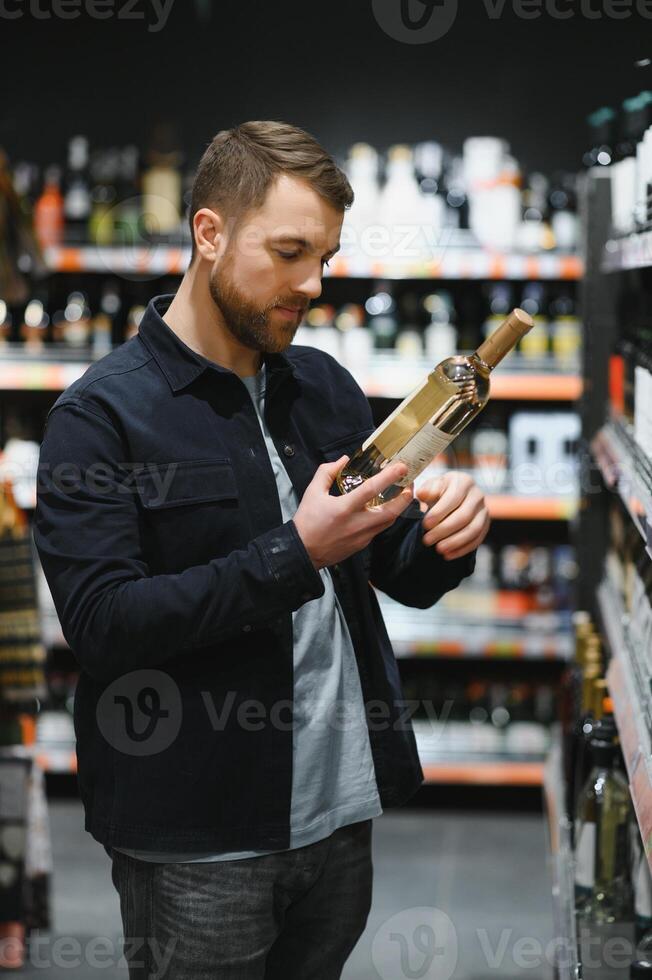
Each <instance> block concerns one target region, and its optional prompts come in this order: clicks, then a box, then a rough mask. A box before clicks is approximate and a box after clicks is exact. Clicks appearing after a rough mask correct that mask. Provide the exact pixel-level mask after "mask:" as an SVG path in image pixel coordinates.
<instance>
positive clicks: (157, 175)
mask: <svg viewBox="0 0 652 980" xmlns="http://www.w3.org/2000/svg"><path fill="white" fill-rule="evenodd" d="M175 143H176V140H175V135H174V132H173V130H172V127H171V126H169V125H167V124H160V125H158V126H157V127H156V128H155V131H154V134H153V137H152V141H151V146H150V150H149V153H148V157H147V168H146V169H145V171H144V172H143V174H142V178H141V181H142V191H143V207H142V220H143V227H144V230H145V231H146V232H147V234H148V235H149V236H150V237H152V238H153V239H155V240H156V239H161V238H164V239H166V240H168V241H169V240H170V239H173V238H175V236H177V235H178V234H179V225H180V222H181V172H180V169H179V168H180V166H181V162H182V158H181V154H180V152H179V151H178V149H177V148H176V145H175Z"/></svg>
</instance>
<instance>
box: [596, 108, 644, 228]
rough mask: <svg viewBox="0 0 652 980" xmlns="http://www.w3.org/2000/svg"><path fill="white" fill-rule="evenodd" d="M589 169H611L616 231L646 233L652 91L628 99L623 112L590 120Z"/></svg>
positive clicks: (607, 111)
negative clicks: (598, 167)
mask: <svg viewBox="0 0 652 980" xmlns="http://www.w3.org/2000/svg"><path fill="white" fill-rule="evenodd" d="M588 121H589V127H590V129H591V132H592V144H593V146H592V149H591V150H590V151H589V152H588V153H587V154H586V157H585V163H586V164H587V165H589V166H595V165H597V166H607V167H609V168H610V177H611V195H612V231H613V234H614V235H615V236H619V235H628V234H630V233H631V232H635V231H644V230H645V229H647V228H649V227H650V223H651V222H652V92H650V91H644V92H640V93H639V94H638V95H636V96H634V97H632V98H629V99H625V101H624V102H623V104H622V106H621V107H620V110H619V111H618V112H617V111H616V110H614V109H612V108H610V107H606V106H605V107H602V108H601V109H598V110H597V111H596V112H594V113H593V114H592V115H591V116H590V117H589V120H588Z"/></svg>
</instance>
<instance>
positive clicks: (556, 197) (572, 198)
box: [548, 173, 580, 252]
mask: <svg viewBox="0 0 652 980" xmlns="http://www.w3.org/2000/svg"><path fill="white" fill-rule="evenodd" d="M576 181H577V178H576V175H575V174H569V173H556V174H554V175H553V177H552V180H551V182H550V194H549V197H548V203H549V205H550V227H551V230H552V234H553V239H554V243H555V247H556V248H558V249H562V250H563V251H565V252H574V251H576V249H577V248H578V246H579V242H580V221H579V217H578V215H577V189H576Z"/></svg>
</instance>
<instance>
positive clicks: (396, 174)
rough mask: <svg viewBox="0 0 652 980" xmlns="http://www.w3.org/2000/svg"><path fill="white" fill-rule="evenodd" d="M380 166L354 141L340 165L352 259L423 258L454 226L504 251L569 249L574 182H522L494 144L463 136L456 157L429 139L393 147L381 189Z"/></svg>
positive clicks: (505, 148)
mask: <svg viewBox="0 0 652 980" xmlns="http://www.w3.org/2000/svg"><path fill="white" fill-rule="evenodd" d="M380 162H381V161H380V158H379V154H378V153H377V151H376V150H375V149H374V148H373V147H371V146H369V145H368V144H366V143H358V144H356V145H355V146H353V147H352V148H351V151H350V154H349V157H348V160H347V163H346V166H345V169H346V171H347V174H348V176H349V179H350V181H351V185H352V187H353V190H354V193H355V201H354V203H353V206H352V208H351V211H350V212H349V214H348V215H347V217H346V221H345V238H346V246H347V249H348V250H349V252H350V254H352V255H353V256H355V255H356V254H357V255H362V256H364V257H366V258H367V259H368V258H369V257H379V256H378V248H384V249H385V251H384V255H386V254H389V255H391V256H393V257H394V258H399V257H403V258H407V257H410V256H412V257H416V258H419V257H423V258H429V257H432V255H433V251H434V252H435V253H436V250H437V248H441V247H442V246H446V245H447V244H448V243H449V242H450V241H451V240H453V239H454V234H453V232H454V229H457V228H469V229H470V230H471V232H472V233H473V236H474V238H475V239H476V240H477V241H478V242H479V243H480V244H481V245H483V246H485V247H487V248H492V249H498V250H504V251H509V250H512V249H516V250H520V251H524V252H538V251H540V250H541V249H552V248H555V247H558V248H562V249H573V248H575V247H576V246H577V241H578V223H577V216H576V214H575V199H576V194H575V180H574V177H573V176H572V175H569V174H557V175H555V177H554V179H553V180H552V181H550V180H548V179H547V178H546V177H544V176H543V175H542V174H539V173H531V174H530V175H529V176H528V178H527V180H524V178H523V174H522V172H521V168H520V166H519V164H518V162H517V161H516V159H515V158H514V157H513V156H512V155H511V153H510V148H509V144H508V143H506V142H505V141H504V140H502V139H497V138H494V137H471V138H470V139H467V140H466V141H465V142H464V147H463V152H462V154H461V155H453V154H450V153H449V152H447V151H446V150H445V149H444V148H443V147H442V146H441V145H440V144H439V143H436V142H434V141H430V142H425V143H420V144H417V145H416V146H415V147H409V146H404V145H399V146H393V147H391V148H390V149H389V151H388V153H387V155H386V158H385V167H384V178H385V179H384V183H381V181H380ZM406 231H409V239H408V237H406ZM383 233H384V234H383Z"/></svg>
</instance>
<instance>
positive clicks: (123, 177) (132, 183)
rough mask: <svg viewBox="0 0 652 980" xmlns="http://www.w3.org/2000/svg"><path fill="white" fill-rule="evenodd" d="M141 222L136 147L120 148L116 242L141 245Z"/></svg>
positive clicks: (114, 232) (174, 190) (128, 245)
mask: <svg viewBox="0 0 652 980" xmlns="http://www.w3.org/2000/svg"><path fill="white" fill-rule="evenodd" d="M154 183H156V182H155V181H154ZM172 183H173V190H172V193H173V195H174V193H176V189H175V188H176V184H175V183H174V181H173V182H172ZM142 222H143V215H142V200H141V196H140V190H139V177H138V147H136V146H131V145H130V146H125V147H123V148H122V150H121V151H120V156H119V161H118V204H117V207H116V220H115V222H114V229H113V234H114V239H115V240H116V242H117V243H118V244H120V245H123V246H126V247H130V246H133V245H139V244H141V239H142V230H143V229H142Z"/></svg>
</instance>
